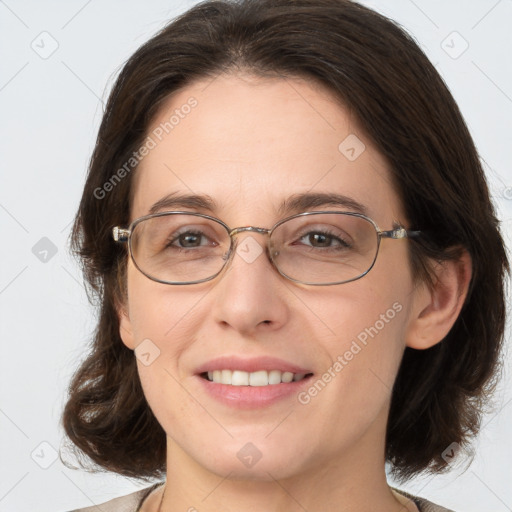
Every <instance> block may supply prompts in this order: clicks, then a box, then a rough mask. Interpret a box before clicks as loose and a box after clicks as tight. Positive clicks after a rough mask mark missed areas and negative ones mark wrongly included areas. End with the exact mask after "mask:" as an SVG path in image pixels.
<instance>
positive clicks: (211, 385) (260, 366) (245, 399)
mask: <svg viewBox="0 0 512 512" xmlns="http://www.w3.org/2000/svg"><path fill="white" fill-rule="evenodd" d="M214 370H242V371H245V372H255V371H258V370H266V371H270V370H280V371H282V372H292V373H304V374H309V375H308V376H307V377H304V378H303V379H302V380H300V381H292V382H287V383H284V382H282V383H281V384H271V385H268V386H230V385H227V384H217V383H215V382H212V381H209V380H208V379H205V378H204V377H202V374H204V373H206V372H209V371H214ZM312 377H313V372H312V371H311V370H309V369H307V368H303V367H301V366H298V365H295V364H293V363H289V362H287V361H284V360H282V359H277V358H275V357H256V358H251V359H241V358H240V357H238V356H224V357H219V358H216V359H212V360H211V361H208V362H206V363H204V364H202V365H201V366H199V367H198V368H197V369H196V375H195V378H196V379H197V381H198V385H199V386H200V387H201V389H202V391H203V392H205V393H206V394H207V395H208V396H210V397H211V398H213V399H215V400H216V401H218V402H221V403H223V404H225V405H228V406H230V407H233V408H238V409H261V408H264V407H268V406H270V405H272V404H274V403H276V402H279V401H281V400H284V399H290V398H292V397H296V396H297V394H298V393H299V392H300V391H301V389H302V388H304V387H306V386H309V383H310V381H311V378H312Z"/></svg>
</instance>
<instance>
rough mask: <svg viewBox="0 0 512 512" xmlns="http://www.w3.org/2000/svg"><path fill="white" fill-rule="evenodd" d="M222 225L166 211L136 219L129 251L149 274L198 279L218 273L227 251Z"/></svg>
mask: <svg viewBox="0 0 512 512" xmlns="http://www.w3.org/2000/svg"><path fill="white" fill-rule="evenodd" d="M229 247H230V238H229V234H228V233H227V231H226V229H225V228H224V227H223V226H222V224H220V223H218V222H216V221H213V220H211V219H206V218H204V217H201V216H198V215H185V214H168V215H162V216H159V217H150V218H149V219H145V220H143V221H141V222H139V223H138V224H137V225H136V226H135V227H134V228H133V231H132V236H131V251H132V257H133V260H134V262H135V264H136V265H137V267H138V268H139V269H140V270H141V271H142V272H143V273H144V274H146V275H147V276H148V277H150V278H152V279H156V280H158V281H164V282H168V283H186V282H194V281H201V280H203V279H207V278H209V277H212V276H214V275H215V274H217V273H218V272H219V271H220V270H221V269H222V266H223V265H224V263H225V258H226V256H227V253H228V252H229Z"/></svg>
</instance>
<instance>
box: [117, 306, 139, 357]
mask: <svg viewBox="0 0 512 512" xmlns="http://www.w3.org/2000/svg"><path fill="white" fill-rule="evenodd" d="M116 310H117V317H118V319H119V335H120V336H121V339H122V340H123V343H124V344H125V345H126V346H127V347H128V348H129V349H131V350H135V340H134V336H133V331H132V324H131V321H130V316H129V313H128V307H127V305H125V304H123V305H117V306H116Z"/></svg>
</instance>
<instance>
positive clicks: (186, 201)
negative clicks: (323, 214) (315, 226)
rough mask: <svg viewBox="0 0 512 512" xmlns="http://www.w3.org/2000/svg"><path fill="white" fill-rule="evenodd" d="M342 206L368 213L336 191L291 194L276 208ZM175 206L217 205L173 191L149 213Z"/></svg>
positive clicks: (205, 198)
mask: <svg viewBox="0 0 512 512" xmlns="http://www.w3.org/2000/svg"><path fill="white" fill-rule="evenodd" d="M326 206H334V207H343V208H344V209H345V210H347V211H350V212H355V213H361V214H363V215H367V214H368V210H367V208H366V206H364V205H363V204H361V203H359V202H358V201H356V200H355V199H353V198H351V197H348V196H345V195H342V194H336V193H326V192H314V193H311V192H306V193H300V194H293V195H291V196H290V197H288V198H286V199H285V200H284V201H283V202H282V203H281V205H280V206H279V208H278V209H277V212H278V215H280V216H284V215H292V214H294V213H302V212H305V211H308V210H309V209H311V208H318V207H326ZM175 208H190V209H197V210H205V211H207V212H209V213H212V214H214V213H216V211H218V209H219V207H218V204H217V203H216V201H215V200H214V199H213V198H212V197H211V196H209V195H207V194H203V195H199V194H180V193H178V192H173V193H171V194H168V195H166V196H165V197H162V198H161V199H159V200H158V201H157V202H156V203H155V204H153V206H151V208H150V209H149V213H150V214H153V213H157V212H160V211H165V210H169V211H170V210H173V209H175Z"/></svg>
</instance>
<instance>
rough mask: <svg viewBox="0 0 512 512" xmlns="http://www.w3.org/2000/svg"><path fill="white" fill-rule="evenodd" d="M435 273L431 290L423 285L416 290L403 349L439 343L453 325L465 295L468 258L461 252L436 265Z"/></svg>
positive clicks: (469, 278)
mask: <svg viewBox="0 0 512 512" xmlns="http://www.w3.org/2000/svg"><path fill="white" fill-rule="evenodd" d="M434 273H435V276H434V284H433V287H432V288H429V287H428V286H427V285H426V284H424V283H422V284H421V285H419V286H418V288H417V289H416V290H415V297H414V304H413V308H412V316H411V322H410V324H409V325H408V328H407V334H406V345H407V346H408V347H411V348H415V349H417V350H424V349H427V348H430V347H432V346H434V345H435V344H436V343H439V342H440V341H442V340H443V339H444V338H445V336H446V335H447V334H448V333H449V332H450V329H451V328H452V327H453V325H454V324H455V322H456V320H457V318H458V316H459V313H460V311H461V309H462V306H463V305H464V301H465V299H466V296H467V294H468V289H469V284H470V281H471V275H472V265H471V257H470V255H469V253H468V252H467V251H466V250H463V251H462V253H461V255H460V257H459V258H458V259H454V260H448V261H442V262H437V263H436V264H435V265H434Z"/></svg>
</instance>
